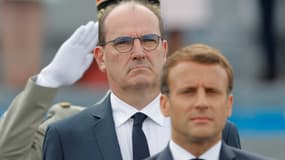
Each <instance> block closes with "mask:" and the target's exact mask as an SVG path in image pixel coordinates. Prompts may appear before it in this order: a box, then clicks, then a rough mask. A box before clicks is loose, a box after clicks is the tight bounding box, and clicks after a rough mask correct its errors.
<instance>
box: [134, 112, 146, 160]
mask: <svg viewBox="0 0 285 160" xmlns="http://www.w3.org/2000/svg"><path fill="white" fill-rule="evenodd" d="M146 117H147V116H146V115H145V114H143V113H139V112H138V113H136V114H134V115H133V118H134V124H133V134H132V139H133V160H142V159H144V158H147V157H149V149H148V145H147V140H146V137H145V135H144V132H143V130H142V123H143V121H144V120H145V119H146Z"/></svg>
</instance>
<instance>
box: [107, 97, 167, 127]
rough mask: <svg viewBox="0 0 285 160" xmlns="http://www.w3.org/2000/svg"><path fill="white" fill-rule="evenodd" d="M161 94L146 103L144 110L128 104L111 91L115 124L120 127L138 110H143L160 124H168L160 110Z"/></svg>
mask: <svg viewBox="0 0 285 160" xmlns="http://www.w3.org/2000/svg"><path fill="white" fill-rule="evenodd" d="M159 98H160V94H159V95H158V96H157V97H156V98H155V99H154V100H153V101H151V102H150V103H149V104H148V105H146V106H145V107H144V108H143V109H142V110H137V109H136V108H135V107H133V106H131V105H129V104H127V103H126V102H124V101H122V100H121V99H120V98H119V97H117V96H116V95H115V94H114V93H113V92H111V107H112V110H113V118H114V121H115V126H116V127H119V126H120V125H122V124H124V123H125V122H126V121H127V120H129V119H130V118H131V116H132V115H134V114H135V113H137V112H142V113H144V114H145V115H147V116H148V118H150V119H151V120H152V121H154V122H155V123H157V124H158V125H161V126H164V125H166V124H167V123H166V118H165V117H164V116H163V115H162V113H161V111H160V107H159V106H160V102H159Z"/></svg>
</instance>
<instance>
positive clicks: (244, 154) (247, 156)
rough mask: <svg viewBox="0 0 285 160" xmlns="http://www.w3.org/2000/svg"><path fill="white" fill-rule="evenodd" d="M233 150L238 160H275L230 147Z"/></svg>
mask: <svg viewBox="0 0 285 160" xmlns="http://www.w3.org/2000/svg"><path fill="white" fill-rule="evenodd" d="M228 147H230V148H231V149H232V151H233V152H234V153H235V154H236V156H237V157H238V159H251V160H274V159H273V158H269V157H265V156H263V155H260V154H257V153H253V152H249V151H246V150H243V149H239V148H235V147H231V146H228Z"/></svg>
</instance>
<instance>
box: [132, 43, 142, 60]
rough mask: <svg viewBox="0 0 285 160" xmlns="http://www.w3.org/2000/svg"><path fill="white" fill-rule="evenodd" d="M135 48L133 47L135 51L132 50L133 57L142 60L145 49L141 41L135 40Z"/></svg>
mask: <svg viewBox="0 0 285 160" xmlns="http://www.w3.org/2000/svg"><path fill="white" fill-rule="evenodd" d="M133 43H134V44H133V45H134V46H133V50H132V52H133V53H132V56H133V57H135V58H142V57H144V56H145V52H144V48H143V46H142V44H141V42H140V40H139V39H134V42H133Z"/></svg>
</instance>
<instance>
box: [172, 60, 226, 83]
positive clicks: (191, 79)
mask: <svg viewBox="0 0 285 160" xmlns="http://www.w3.org/2000/svg"><path fill="white" fill-rule="evenodd" d="M168 80H169V82H170V83H169V84H170V86H171V85H174V86H181V87H182V86H185V85H186V86H188V85H204V86H216V87H225V88H226V87H227V84H228V82H227V81H228V77H227V73H226V71H225V69H224V68H223V67H222V66H220V65H218V64H201V63H196V62H180V63H179V64H177V65H175V66H174V67H172V68H171V69H170V71H169V77H168Z"/></svg>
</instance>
